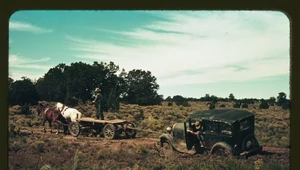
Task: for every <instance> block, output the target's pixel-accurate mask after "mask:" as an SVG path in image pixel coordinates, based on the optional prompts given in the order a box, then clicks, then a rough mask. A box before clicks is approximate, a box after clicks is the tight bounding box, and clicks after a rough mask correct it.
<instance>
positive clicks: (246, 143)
mask: <svg viewBox="0 0 300 170" xmlns="http://www.w3.org/2000/svg"><path fill="white" fill-rule="evenodd" d="M257 146H258V141H257V139H256V138H255V136H254V135H253V134H249V135H247V136H245V137H244V139H243V141H242V144H241V149H242V151H249V150H252V149H254V148H256V147H257Z"/></svg>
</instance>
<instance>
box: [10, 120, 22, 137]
mask: <svg viewBox="0 0 300 170" xmlns="http://www.w3.org/2000/svg"><path fill="white" fill-rule="evenodd" d="M8 133H9V137H15V136H17V135H19V134H20V128H19V126H17V125H16V124H15V123H14V122H13V121H10V122H9V127H8Z"/></svg>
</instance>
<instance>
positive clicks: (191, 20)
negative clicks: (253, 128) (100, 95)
mask: <svg viewBox="0 0 300 170" xmlns="http://www.w3.org/2000/svg"><path fill="white" fill-rule="evenodd" d="M151 14H153V15H156V13H151ZM157 15H158V16H160V17H164V19H166V18H167V19H169V20H168V21H166V20H162V21H160V20H158V21H155V22H152V23H149V24H148V25H145V26H144V27H141V28H136V29H134V30H132V31H121V32H120V31H119V32H117V31H113V30H112V31H111V33H114V34H115V35H116V36H118V35H122V36H125V37H126V38H127V40H128V43H132V42H134V41H135V42H148V41H151V42H149V43H147V44H138V45H136V47H134V46H119V45H117V44H112V43H107V42H104V41H103V42H102V41H101V40H84V39H83V38H82V37H73V36H70V35H68V36H66V39H67V40H69V42H70V44H69V45H70V48H71V49H73V50H74V51H77V54H76V57H79V58H81V59H90V60H100V61H113V62H115V63H116V64H118V65H120V67H121V68H125V69H126V70H127V71H129V70H131V69H139V68H140V69H143V70H149V71H151V72H152V74H153V75H154V76H156V77H157V78H158V83H159V84H160V85H168V84H182V83H185V84H190V83H207V82H218V81H222V80H227V81H243V80H249V79H257V78H262V77H267V76H276V75H282V74H289V20H288V18H287V17H286V16H285V15H283V14H280V13H278V12H220V13H212V12H206V13H201V12H188V13H185V12H180V13H175V12H171V13H163V12H159V13H157ZM167 32H168V33H167ZM174 32H178V33H174ZM107 33H110V32H109V31H107ZM229 65H235V66H241V67H245V68H247V69H245V70H240V71H236V70H234V69H233V68H228V66H229ZM186 70H198V71H199V73H198V74H193V75H189V74H186V75H178V76H173V77H170V75H174V73H178V72H182V73H184V72H186ZM175 75H176V74H175ZM168 76H169V78H167V77H168Z"/></svg>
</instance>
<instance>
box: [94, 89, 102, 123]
mask: <svg viewBox="0 0 300 170" xmlns="http://www.w3.org/2000/svg"><path fill="white" fill-rule="evenodd" d="M100 91H101V90H100V88H96V89H95V94H94V96H93V98H95V99H94V100H93V103H95V102H96V105H95V106H96V110H97V118H98V119H99V118H101V120H104V115H103V108H102V106H101V103H102V100H103V97H102V95H101V94H100Z"/></svg>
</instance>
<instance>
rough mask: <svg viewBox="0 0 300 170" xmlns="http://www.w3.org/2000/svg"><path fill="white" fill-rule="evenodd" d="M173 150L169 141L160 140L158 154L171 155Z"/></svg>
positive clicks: (167, 156) (162, 155) (166, 156)
mask: <svg viewBox="0 0 300 170" xmlns="http://www.w3.org/2000/svg"><path fill="white" fill-rule="evenodd" d="M173 152H174V150H173V147H172V145H171V144H170V142H169V141H167V140H164V141H162V142H161V146H160V152H159V155H160V156H161V157H165V158H169V157H170V156H172V155H173Z"/></svg>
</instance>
